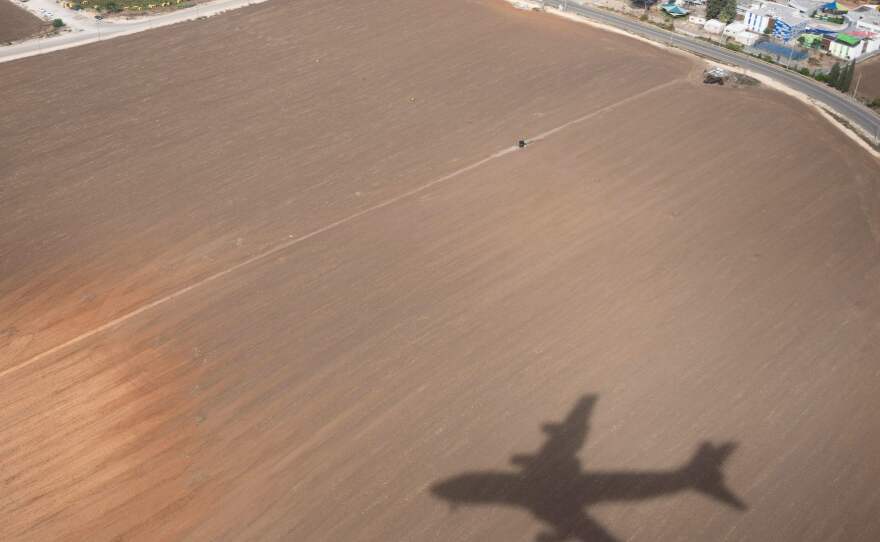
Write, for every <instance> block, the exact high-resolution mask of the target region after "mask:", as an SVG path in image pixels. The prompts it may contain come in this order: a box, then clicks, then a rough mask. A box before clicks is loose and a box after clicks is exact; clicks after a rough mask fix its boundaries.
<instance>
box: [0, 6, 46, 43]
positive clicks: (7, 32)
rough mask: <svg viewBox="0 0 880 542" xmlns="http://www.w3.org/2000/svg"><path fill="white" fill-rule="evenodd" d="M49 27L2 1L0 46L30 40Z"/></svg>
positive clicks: (0, 10) (24, 11) (18, 8)
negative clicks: (10, 42) (25, 39)
mask: <svg viewBox="0 0 880 542" xmlns="http://www.w3.org/2000/svg"><path fill="white" fill-rule="evenodd" d="M47 26H48V25H46V24H45V23H44V22H43V21H41V20H40V19H38V18H37V17H34V16H33V15H32V14H30V13H29V12H27V11H26V10H23V9H21V8H20V7H18V6H16V5H15V4H12V3H11V2H8V1H7V0H0V44H2V43H5V42H9V41H17V40H21V39H24V38H29V37H31V36H33V35H36V34H38V33H39V32H40V31H41V30H44V29H45V28H47Z"/></svg>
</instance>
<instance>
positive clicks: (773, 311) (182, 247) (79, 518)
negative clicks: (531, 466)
mask: <svg viewBox="0 0 880 542" xmlns="http://www.w3.org/2000/svg"><path fill="white" fill-rule="evenodd" d="M156 43H161V44H162V46H161V47H150V45H151V44H156ZM87 47H90V48H91V49H90V50H89V51H87V53H88V54H83V51H82V50H76V51H74V50H71V51H66V52H62V53H58V54H52V55H47V56H42V57H35V58H31V59H27V60H24V61H17V62H13V63H9V64H4V65H2V66H0V97H2V99H0V118H3V119H4V123H3V124H2V125H0V126H2V128H0V149H3V153H2V154H0V176H2V184H0V187H2V190H3V192H2V194H0V196H2V197H0V250H2V252H0V256H2V258H0V329H2V330H3V332H2V334H0V345H2V350H0V389H3V390H4V392H3V393H2V394H0V457H3V458H4V459H3V462H2V463H0V479H2V481H3V486H2V487H3V493H2V495H0V520H2V521H0V539H2V540H47V539H57V538H67V539H74V540H102V539H107V540H110V539H116V538H117V537H121V538H123V539H132V540H151V541H152V540H164V539H181V538H187V539H193V540H218V539H236V540H239V539H242V540H243V539H260V540H265V539H285V540H377V541H378V540H382V541H387V540H428V541H430V540H436V541H465V540H473V541H477V540H480V541H484V540H504V541H508V540H532V539H534V537H535V535H536V534H537V533H539V532H542V531H544V532H546V531H547V526H546V524H543V523H542V522H540V521H537V520H536V519H535V518H533V517H531V516H530V515H529V514H528V513H527V512H526V511H525V510H522V509H517V508H514V507H503V506H500V505H497V504H496V505H495V506H485V507H468V506H463V507H459V508H458V509H457V510H458V511H456V512H454V513H451V512H450V511H449V508H448V506H447V505H446V503H444V502H443V501H442V499H438V498H437V497H436V496H435V495H433V494H432V493H431V488H432V487H435V486H436V484H437V483H438V482H441V481H443V480H445V479H448V478H449V477H452V476H455V475H457V474H459V473H461V472H463V471H471V470H478V471H479V470H501V471H506V470H511V469H513V468H515V467H513V466H512V465H511V464H510V461H509V460H510V458H511V456H512V455H513V454H515V453H529V452H531V451H533V450H535V449H536V448H538V447H539V446H540V445H541V443H542V441H543V438H544V435H542V434H541V432H540V430H539V426H540V424H541V423H542V422H547V421H554V420H559V419H560V418H561V417H563V416H564V415H565V414H566V413H567V411H568V410H569V408H570V407H571V406H572V404H573V403H574V402H575V400H576V399H577V398H578V397H579V396H581V395H582V394H584V393H596V394H598V395H599V401H598V403H597V407H596V411H595V413H594V414H593V417H592V420H591V425H590V433H589V439H588V440H587V442H586V447H585V448H584V449H583V450H581V451H580V458H581V459H582V460H583V468H584V469H586V470H587V471H590V470H593V469H611V470H615V469H616V470H621V471H624V472H627V473H635V471H638V470H641V469H661V470H662V469H675V468H677V467H679V466H680V465H682V464H683V463H685V462H686V461H687V460H688V459H689V458H690V457H691V455H692V453H693V452H694V450H695V449H696V448H697V446H698V445H699V444H700V442H702V441H704V440H712V441H716V442H718V441H735V442H737V443H738V448H737V450H736V452H735V453H734V454H733V455H732V456H731V458H730V459H729V460H728V462H727V463H726V464H725V466H724V474H725V477H726V482H727V484H728V486H729V487H730V488H731V489H732V490H733V491H734V492H735V493H736V494H737V495H738V496H739V497H740V498H741V499H742V500H743V501H744V502H745V503H746V505H747V507H748V508H747V510H745V511H736V510H733V509H731V508H729V507H725V506H724V505H722V504H720V503H719V502H717V501H714V500H710V499H707V498H705V497H703V496H700V495H698V494H697V493H695V492H690V491H683V492H678V493H674V492H672V491H670V492H668V494H667V492H664V494H663V495H662V497H658V498H654V499H645V500H642V497H645V496H646V495H647V493H646V490H645V487H646V484H647V483H648V480H649V479H648V478H647V477H641V478H640V477H638V476H637V477H635V478H632V479H631V481H628V482H625V483H622V485H620V484H618V485H617V486H615V487H614V488H613V489H614V490H615V491H614V494H615V495H620V494H626V495H630V496H634V497H632V498H633V499H636V498H638V502H611V503H605V504H603V505H602V506H597V507H595V508H590V509H589V510H588V512H589V514H590V516H591V517H592V518H593V519H594V520H595V521H597V522H598V523H600V524H601V525H602V526H604V528H605V529H606V530H607V531H608V532H609V533H612V536H614V537H616V538H618V539H620V540H630V539H631V540H722V539H724V540H770V539H772V540H798V541H801V540H807V541H810V540H815V541H820V540H821V541H826V540H866V541H867V540H875V539H877V538H878V537H880V520H878V518H877V515H876V510H877V509H878V507H880V491H878V489H877V488H878V487H880V462H877V461H876V460H875V459H876V458H877V457H878V456H880V426H878V424H877V423H876V412H877V409H878V408H880V394H877V389H878V385H880V372H878V367H877V361H876V360H878V359H880V342H878V341H880V325H878V322H880V288H878V284H880V282H878V281H880V253H878V241H877V239H878V237H877V236H878V234H880V227H878V222H877V221H878V219H880V198H878V193H877V186H876V183H877V180H878V172H880V165H878V163H877V161H875V160H873V159H872V158H870V157H869V156H868V155H867V154H865V153H864V152H863V151H861V150H860V149H859V148H858V147H857V146H856V145H855V144H853V143H852V142H850V141H849V140H847V139H846V138H842V137H840V135H839V133H838V132H837V131H836V130H835V129H834V128H833V127H832V126H830V125H829V124H828V123H827V122H825V121H824V120H823V119H822V118H821V117H819V116H818V115H817V114H815V113H814V112H812V111H811V110H809V109H807V108H806V107H804V106H803V105H801V104H800V103H798V102H796V101H794V100H793V99H791V98H788V97H786V96H783V95H781V94H778V93H775V92H771V91H769V90H766V89H761V88H742V89H731V88H718V87H707V86H704V85H701V84H699V83H697V82H695V81H694V77H693V75H692V74H693V73H695V71H696V68H697V67H696V66H695V65H694V64H693V63H691V62H690V61H688V60H687V59H685V58H683V57H682V56H679V55H673V54H666V53H664V52H663V51H661V50H659V49H656V48H654V47H650V46H647V45H645V44H641V43H639V42H636V41H629V40H626V39H623V38H621V37H619V36H616V35H610V34H606V33H603V32H601V31H598V30H596V29H593V28H590V27H587V26H583V25H576V24H572V23H569V22H567V21H564V20H560V19H556V18H554V17H550V16H541V15H538V14H531V13H523V12H518V11H516V10H513V9H510V8H508V7H507V6H505V5H504V4H503V3H500V2H498V3H496V2H492V1H489V0H486V1H474V2H471V1H464V0H462V1H451V2H435V1H430V0H399V1H388V0H381V1H380V0H366V1H362V2H357V3H338V4H335V3H328V2H319V1H312V0H307V1H303V2H297V3H293V4H289V5H288V4H286V3H268V4H263V5H260V6H256V7H252V8H248V9H245V10H241V11H238V12H234V13H230V14H227V15H224V16H222V17H216V18H212V19H209V20H207V21H203V22H197V23H191V24H185V25H178V26H175V27H170V28H166V29H160V30H156V31H153V32H148V33H144V34H139V35H136V36H132V37H129V38H122V39H119V40H115V41H114V43H113V47H111V48H107V47H105V46H104V44H97V45H94V46H87ZM194 51H197V53H194ZM107 66H112V69H109V68H108V67H107ZM697 73H698V72H697ZM98 82H100V83H98ZM770 118H773V119H775V120H774V122H768V119H770ZM572 121H577V122H574V123H572V124H570V125H568V126H566V127H565V128H564V129H561V130H558V131H553V130H554V129H556V128H558V127H560V126H564V125H566V124H567V123H571V122H572ZM539 134H546V137H544V138H542V139H540V140H539V141H536V142H534V143H533V144H532V145H530V146H528V147H526V149H523V150H518V151H513V152H507V153H505V154H500V155H497V156H496V157H495V158H493V159H491V160H487V161H485V162H483V163H482V164H480V165H479V166H477V167H473V168H470V169H467V170H466V171H465V170H464V169H465V168H468V167H469V166H471V165H473V164H475V163H477V162H478V161H480V160H483V159H484V158H486V157H489V156H492V155H493V153H496V152H498V151H500V150H504V149H508V148H509V147H510V146H511V145H512V144H513V142H514V141H515V140H516V139H518V138H520V137H534V136H537V135H539ZM798 134H803V135H804V137H801V136H799V135H798ZM807 134H809V137H806V135H807ZM818 171H828V172H833V175H818V174H817V173H816V172H818ZM455 172H460V173H458V174H454V173H455ZM452 174H454V175H452ZM312 233H314V234H313V235H310V234H312ZM300 238H302V240H298V239H300ZM279 247H283V248H279ZM261 254H269V256H267V257H264V258H261V259H253V260H249V258H253V257H255V256H259V255H261ZM241 262H249V263H248V264H247V265H244V266H241V267H239V268H235V267H234V266H236V265H238V264H240V263H241ZM229 269H232V271H231V272H229V273H226V274H221V275H218V273H223V272H224V270H229ZM191 285H194V286H195V287H193V288H192V289H190V290H188V291H185V292H183V293H180V292H181V289H184V288H187V287H188V286H191ZM176 293H180V295H175V294H176ZM168 296H171V297H168ZM156 300H159V301H160V302H159V303H157V304H155V305H153V306H150V305H149V304H150V303H153V302H155V301H156ZM145 307H146V308H145ZM141 309H144V310H141ZM132 311H140V312H136V313H135V314H133V315H132ZM114 319H119V321H118V325H114V326H112V327H109V328H107V329H104V330H102V331H100V332H95V333H93V331H94V330H96V329H101V326H103V325H105V324H107V323H108V322H112V321H114ZM78 337H79V338H81V339H77V338H78ZM66 341H73V342H72V343H71V344H70V346H68V347H66V348H63V349H60V350H59V351H57V352H54V353H52V354H49V355H41V353H42V352H46V351H47V350H50V349H52V348H53V347H56V346H57V345H60V344H63V343H65V342H66ZM35 356H37V357H35ZM555 468H556V467H555V466H554V465H551V466H549V467H548V469H549V470H548V472H551V471H554V469H555ZM670 472H673V473H675V472H680V471H675V470H672V471H670ZM681 472H684V471H681ZM627 480H630V479H629V478H627ZM652 480H653V479H652ZM584 491H587V492H589V494H590V496H591V498H592V499H594V500H599V501H602V500H603V499H610V498H611V496H612V495H611V493H612V488H611V487H608V486H597V487H591V488H586V489H584ZM575 497H578V495H575V494H573V493H570V492H567V491H563V492H560V493H559V494H555V493H553V492H552V491H551V492H550V493H549V494H547V495H546V498H545V501H544V503H545V506H548V507H550V508H555V507H557V505H558V508H559V509H564V507H565V504H566V502H568V501H567V500H566V499H569V498H572V499H573V498H575Z"/></svg>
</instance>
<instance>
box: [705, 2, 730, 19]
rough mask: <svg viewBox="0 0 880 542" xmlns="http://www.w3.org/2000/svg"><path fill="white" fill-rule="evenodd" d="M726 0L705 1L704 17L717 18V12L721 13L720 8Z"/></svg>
mask: <svg viewBox="0 0 880 542" xmlns="http://www.w3.org/2000/svg"><path fill="white" fill-rule="evenodd" d="M725 2H726V0H707V1H706V18H707V19H717V18H718V14H720V13H721V9H722V8H723V7H724V4H725Z"/></svg>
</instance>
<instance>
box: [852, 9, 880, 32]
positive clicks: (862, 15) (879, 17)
mask: <svg viewBox="0 0 880 542" xmlns="http://www.w3.org/2000/svg"><path fill="white" fill-rule="evenodd" d="M847 18H849V20H851V21H854V22H855V23H856V28H858V29H859V30H867V31H868V32H875V33H877V34H880V11H877V10H876V9H874V8H873V6H862V7H860V8H858V9H854V10H852V11H850V12H849V13H848V14H847Z"/></svg>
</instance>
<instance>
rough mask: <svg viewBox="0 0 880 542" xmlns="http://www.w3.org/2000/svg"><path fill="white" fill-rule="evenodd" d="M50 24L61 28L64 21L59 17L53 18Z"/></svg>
mask: <svg viewBox="0 0 880 542" xmlns="http://www.w3.org/2000/svg"><path fill="white" fill-rule="evenodd" d="M52 26H53V27H55V28H61V27H62V26H64V21H62V20H61V19H53V20H52Z"/></svg>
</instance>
